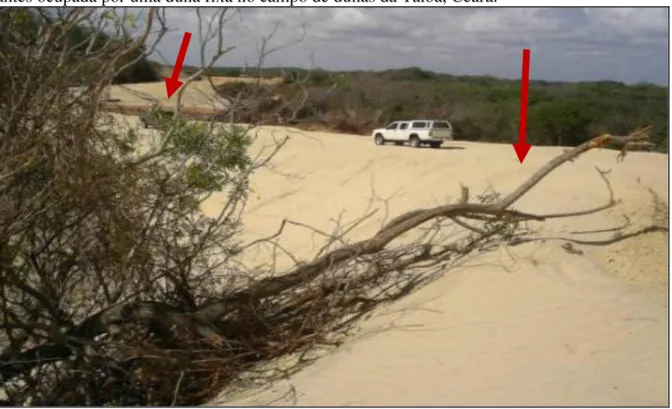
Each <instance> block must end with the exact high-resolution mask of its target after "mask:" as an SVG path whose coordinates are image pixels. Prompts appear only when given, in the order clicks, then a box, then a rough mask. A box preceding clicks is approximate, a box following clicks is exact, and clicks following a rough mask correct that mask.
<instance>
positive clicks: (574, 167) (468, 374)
mask: <svg viewBox="0 0 672 409" xmlns="http://www.w3.org/2000/svg"><path fill="white" fill-rule="evenodd" d="M287 134H291V135H292V138H291V140H290V141H289V143H288V144H287V146H286V147H285V148H284V149H283V150H282V152H281V153H280V154H279V155H278V156H277V157H276V159H275V160H274V165H275V170H274V171H271V170H263V171H261V172H259V173H258V174H256V175H255V176H254V177H253V181H252V186H253V188H254V189H255V193H254V194H253V195H252V198H251V201H250V205H249V207H248V211H247V213H246V216H245V225H246V233H245V236H246V238H248V239H254V238H258V237H260V236H263V235H268V234H271V233H273V232H275V231H276V230H277V227H278V225H279V223H280V222H281V220H282V219H283V218H290V219H294V220H297V221H301V222H303V223H307V224H312V225H314V226H316V227H319V228H321V229H325V230H328V229H330V228H331V227H332V226H333V223H332V222H331V219H334V218H337V217H339V216H342V217H343V218H344V219H345V220H354V219H356V218H358V217H360V216H361V215H363V214H364V213H365V212H366V211H367V209H369V208H371V206H373V207H374V208H375V207H379V208H381V209H382V208H383V204H382V202H381V201H380V200H379V201H373V202H372V201H371V198H372V196H374V195H375V196H376V197H378V198H384V199H388V200H387V202H388V205H389V213H390V215H391V217H394V216H396V215H398V214H399V213H401V212H403V211H406V210H410V209H413V208H417V207H424V206H431V205H435V204H437V203H443V202H445V201H447V200H454V199H455V198H456V197H457V196H458V195H459V187H460V184H461V183H462V184H465V185H468V186H470V187H471V189H472V194H477V193H478V192H480V191H482V190H483V189H485V188H486V187H487V186H491V187H493V188H494V189H496V190H498V191H500V192H502V193H508V192H509V191H510V190H511V189H513V188H514V187H515V186H517V185H518V184H519V183H521V182H522V181H523V180H524V179H525V178H526V177H527V176H529V175H530V174H531V173H532V172H533V171H535V170H536V169H538V168H539V167H540V166H541V165H542V164H544V163H546V162H547V161H548V160H549V159H550V158H552V157H554V156H555V155H557V154H559V153H560V152H562V149H561V148H550V147H534V148H533V149H532V150H531V152H530V154H529V155H528V157H527V159H526V161H525V163H524V164H522V165H521V164H519V163H518V160H517V158H516V156H515V154H514V152H513V149H512V148H511V146H509V145H496V144H477V143H466V142H454V143H451V144H449V147H450V149H441V150H432V149H411V148H408V147H395V146H384V147H376V146H374V145H373V143H372V141H371V140H370V139H369V138H366V137H358V136H350V135H334V134H326V133H304V132H299V131H295V130H287V129H283V128H270V127H269V128H263V129H261V130H260V131H259V132H258V135H257V141H256V142H255V145H254V147H253V150H255V151H258V150H259V149H261V148H262V147H263V146H265V145H268V144H270V141H271V140H272V138H273V136H275V137H282V136H284V135H287ZM594 166H600V167H601V168H603V169H608V168H612V169H613V170H612V172H611V175H610V177H611V180H612V183H613V188H614V191H615V193H616V196H617V198H619V199H621V200H622V201H623V203H622V204H621V205H620V206H618V207H617V208H614V209H610V210H609V211H606V212H604V213H602V214H599V215H593V216H589V217H582V218H576V219H570V220H552V221H548V222H547V223H545V224H544V225H536V226H535V228H536V229H537V230H538V236H540V237H544V236H546V237H549V238H550V237H553V238H556V239H557V238H559V237H564V238H574V239H580V240H584V241H590V240H605V239H611V238H613V237H614V233H613V228H614V227H617V226H619V225H623V224H624V223H625V222H626V221H628V223H629V227H627V228H626V229H625V230H624V231H623V232H624V233H628V232H634V231H637V230H639V229H641V228H643V227H646V226H648V225H650V224H651V223H652V219H654V218H655V217H656V212H655V211H654V205H653V198H652V195H651V193H650V192H649V189H652V190H653V191H654V192H656V193H657V194H658V195H659V196H660V197H664V198H666V197H667V196H668V180H667V174H668V173H667V167H668V156H667V155H660V154H651V153H631V154H629V155H628V157H627V158H626V160H625V162H623V163H618V164H617V163H616V153H615V152H613V151H607V150H597V151H592V152H589V153H588V154H586V155H584V156H583V157H582V158H580V160H578V161H577V162H575V163H572V164H567V165H565V166H563V167H561V168H560V169H558V170H557V171H556V172H554V173H553V174H552V175H551V176H549V177H548V178H547V179H546V180H545V181H544V182H542V183H541V184H540V185H539V186H538V187H537V188H535V190H534V191H532V192H531V193H530V194H529V195H528V196H526V197H525V198H524V200H522V201H521V202H520V203H519V205H518V208H519V209H520V210H524V211H528V212H539V213H548V212H563V211H571V210H580V209H584V208H588V207H593V206H597V205H600V204H602V203H604V200H605V199H606V197H607V192H606V189H605V187H604V185H603V183H602V181H601V179H600V178H599V177H598V175H597V174H596V173H595V170H594ZM280 172H281V173H280ZM222 200H224V199H223V197H221V196H220V197H215V198H213V199H212V200H211V201H210V202H209V203H208V206H207V207H206V209H205V210H206V211H207V212H210V213H215V212H216V211H217V210H218V209H219V208H220V207H221V203H222ZM384 213H385V212H383V211H381V212H379V214H378V215H376V217H374V218H372V219H371V220H369V221H368V222H367V223H365V224H364V225H362V226H361V227H360V228H359V229H357V230H356V231H354V232H353V234H352V236H351V237H352V238H353V239H360V238H364V237H367V236H369V235H370V234H372V233H373V232H375V230H376V229H377V228H378V227H379V226H380V223H381V222H382V220H383V218H384ZM610 229H612V230H610ZM563 243H564V242H563V241H559V240H555V239H549V240H545V241H537V242H532V243H527V244H523V245H519V246H515V247H510V248H506V249H505V248H501V249H500V250H498V251H493V252H491V253H489V254H485V255H481V256H478V257H473V258H470V259H469V260H466V262H465V263H464V264H462V265H460V266H458V267H456V268H454V269H451V270H449V271H446V272H445V276H444V277H442V278H441V279H439V280H437V281H435V282H434V283H432V284H431V285H430V286H428V287H426V288H424V289H422V290H420V291H418V292H416V293H414V294H412V295H410V296H409V297H407V298H406V299H404V300H402V301H400V302H398V303H396V304H394V305H390V306H388V307H386V308H384V309H381V310H380V311H378V312H377V313H376V314H375V316H374V317H373V318H372V319H370V320H368V321H366V322H364V323H362V329H361V332H360V333H359V335H358V336H356V337H355V338H353V339H352V340H350V341H349V342H347V343H346V344H345V345H344V346H342V347H341V348H340V349H338V350H336V351H335V352H333V353H330V354H329V355H328V356H326V357H324V358H322V359H320V360H319V361H317V363H316V364H314V365H312V366H310V367H308V368H306V369H305V370H303V371H302V372H300V373H298V374H296V375H294V376H292V377H291V378H290V379H288V380H286V381H283V382H280V383H278V384H276V385H273V386H271V387H269V388H268V389H264V390H254V391H247V392H246V393H244V394H241V395H236V396H231V395H226V396H222V397H220V398H219V399H216V400H215V401H214V402H213V403H214V404H220V405H250V404H252V405H260V404H273V405H291V404H298V405H582V406H583V405H667V404H668V372H667V363H668V350H667V344H668V317H667V308H668V306H667V304H668V300H667V290H666V288H667V282H668V277H667V272H668V265H667V251H668V250H667V245H668V236H667V233H660V232H657V233H650V234H643V235H639V236H637V237H634V238H630V239H627V240H623V241H621V242H617V243H614V244H610V245H606V246H595V245H586V244H574V247H575V248H577V249H579V250H581V251H582V252H583V254H582V255H577V254H569V253H567V252H566V251H565V250H563V249H562V247H561V245H562V244H563ZM283 244H284V245H285V247H286V248H287V249H289V250H291V251H293V252H296V253H297V254H298V255H299V256H300V257H302V258H303V259H309V258H310V256H311V254H312V253H313V252H314V251H315V248H317V247H318V246H319V245H320V244H321V243H320V240H319V239H317V238H316V237H315V236H314V235H312V234H311V233H310V232H309V231H307V230H304V229H301V228H298V227H290V228H288V229H287V231H286V233H285V236H284V241H283ZM265 257H267V254H266V253H263V252H261V251H260V252H259V253H257V254H252V255H251V256H250V258H251V259H252V260H253V261H254V262H256V263H263V262H264V260H265V259H264V258H265ZM292 389H293V390H295V392H296V393H295V394H294V395H292V394H288V393H287V392H288V391H290V390H292Z"/></svg>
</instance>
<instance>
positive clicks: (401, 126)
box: [399, 123, 408, 129]
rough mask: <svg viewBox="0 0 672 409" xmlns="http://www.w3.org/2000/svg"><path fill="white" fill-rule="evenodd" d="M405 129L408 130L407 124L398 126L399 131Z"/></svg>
mask: <svg viewBox="0 0 672 409" xmlns="http://www.w3.org/2000/svg"><path fill="white" fill-rule="evenodd" d="M406 128H408V123H404V124H401V125H399V129H406Z"/></svg>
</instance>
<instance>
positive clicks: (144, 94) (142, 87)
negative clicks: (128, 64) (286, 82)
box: [108, 77, 277, 109]
mask: <svg viewBox="0 0 672 409" xmlns="http://www.w3.org/2000/svg"><path fill="white" fill-rule="evenodd" d="M180 81H183V82H184V81H186V78H180ZM233 81H242V82H253V81H256V79H253V78H229V77H212V84H211V83H210V81H208V80H205V79H203V80H200V81H194V82H192V83H191V84H189V85H188V86H187V88H186V90H185V91H184V95H183V98H182V104H183V106H185V107H194V108H213V109H222V108H225V107H226V102H225V101H223V100H222V99H221V98H219V97H218V96H217V94H216V93H215V91H214V90H213V88H212V85H215V86H217V85H220V84H224V83H227V82H233ZM261 81H262V83H273V82H276V81H277V80H276V79H263V80H261ZM108 97H109V98H110V99H112V100H116V101H120V102H121V103H122V104H128V105H138V104H148V103H149V104H151V103H153V102H158V103H159V104H160V105H161V106H163V107H166V108H170V107H175V104H176V102H177V98H176V97H172V98H170V99H168V98H167V95H166V86H165V84H164V83H163V82H147V83H141V84H128V85H113V86H111V87H109V96H108Z"/></svg>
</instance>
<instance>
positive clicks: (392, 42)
mask: <svg viewBox="0 0 672 409" xmlns="http://www.w3.org/2000/svg"><path fill="white" fill-rule="evenodd" d="M168 12H169V13H168V14H169V18H170V20H169V23H170V25H171V27H173V28H179V29H180V30H185V31H186V30H197V24H196V20H195V12H193V11H192V10H186V9H170V10H168ZM278 22H279V23H280V28H279V29H278V31H277V33H276V35H275V38H274V43H273V44H276V45H278V44H283V43H287V42H291V41H292V40H294V39H296V38H298V37H299V36H300V33H301V27H303V26H304V25H305V28H306V37H305V39H304V41H303V42H302V43H300V44H297V45H294V46H292V47H289V48H287V49H284V50H282V52H280V53H277V54H275V55H273V56H271V57H269V59H268V60H267V64H268V65H285V66H310V65H311V57H314V63H315V65H317V66H321V67H325V68H332V69H385V68H392V67H404V66H411V65H417V66H421V67H423V68H427V69H431V70H436V71H442V72H449V73H453V74H491V75H496V76H506V77H519V76H520V54H521V49H522V48H531V49H532V73H531V74H532V77H533V78H543V79H549V80H596V79H611V80H617V81H625V82H637V81H649V82H657V83H664V84H666V83H667V76H668V67H667V52H668V39H667V27H668V16H667V10H666V9H663V8H660V9H651V8H649V9H635V8H630V9H624V8H614V9H605V8H599V9H594V8H590V9H581V8H562V9H560V8H534V9H532V8H524V9H523V8H521V9H508V8H507V9H482V8H479V9H469V8H452V7H451V8H443V9H436V8H432V9H427V8H416V9H408V8H404V9H399V8H397V9H365V8H334V9H331V8H330V9H324V8H321V9H320V8H314V9H298V8H297V9H291V8H282V9H280V8H267V9H241V11H240V14H239V17H238V18H234V19H232V20H231V21H230V22H229V23H228V24H227V26H226V28H225V33H226V35H227V40H228V41H229V42H230V43H231V44H232V45H236V47H237V48H236V50H235V51H234V52H232V53H231V54H230V55H228V56H227V58H225V60H223V61H222V65H240V64H243V63H244V62H245V61H248V63H249V62H251V61H255V54H257V53H258V48H257V46H258V44H259V40H260V39H261V38H262V37H263V36H264V35H267V34H268V33H270V32H271V31H272V30H273V29H274V27H275V26H276V24H277V23H278ZM195 38H196V37H195ZM180 40H181V36H180V35H179V34H171V35H170V36H168V38H167V39H166V41H165V42H163V44H162V45H161V47H160V48H161V50H162V52H163V54H164V55H166V57H167V58H168V59H170V58H172V56H174V55H175V54H176V52H177V47H178V45H177V44H179V41H180ZM197 54H198V52H197V51H194V50H193V49H192V50H190V53H189V54H188V56H187V61H188V62H189V61H191V62H193V63H195V62H197V59H198V55H197ZM642 59H644V60H642ZM644 65H645V66H646V67H645V68H643V66H644Z"/></svg>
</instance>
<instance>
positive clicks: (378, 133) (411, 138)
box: [372, 119, 453, 148]
mask: <svg viewBox="0 0 672 409" xmlns="http://www.w3.org/2000/svg"><path fill="white" fill-rule="evenodd" d="M372 135H373V141H374V142H375V143H376V145H384V144H385V142H394V143H395V144H397V145H403V144H404V143H408V144H409V145H410V146H412V147H414V148H419V147H420V146H422V145H429V146H431V147H432V148H439V147H441V144H442V143H443V141H446V140H448V141H452V140H453V126H452V125H451V124H450V122H448V121H444V120H433V119H414V120H412V121H395V122H392V123H391V124H389V125H388V126H386V127H385V128H378V129H374V130H373V132H372Z"/></svg>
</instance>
